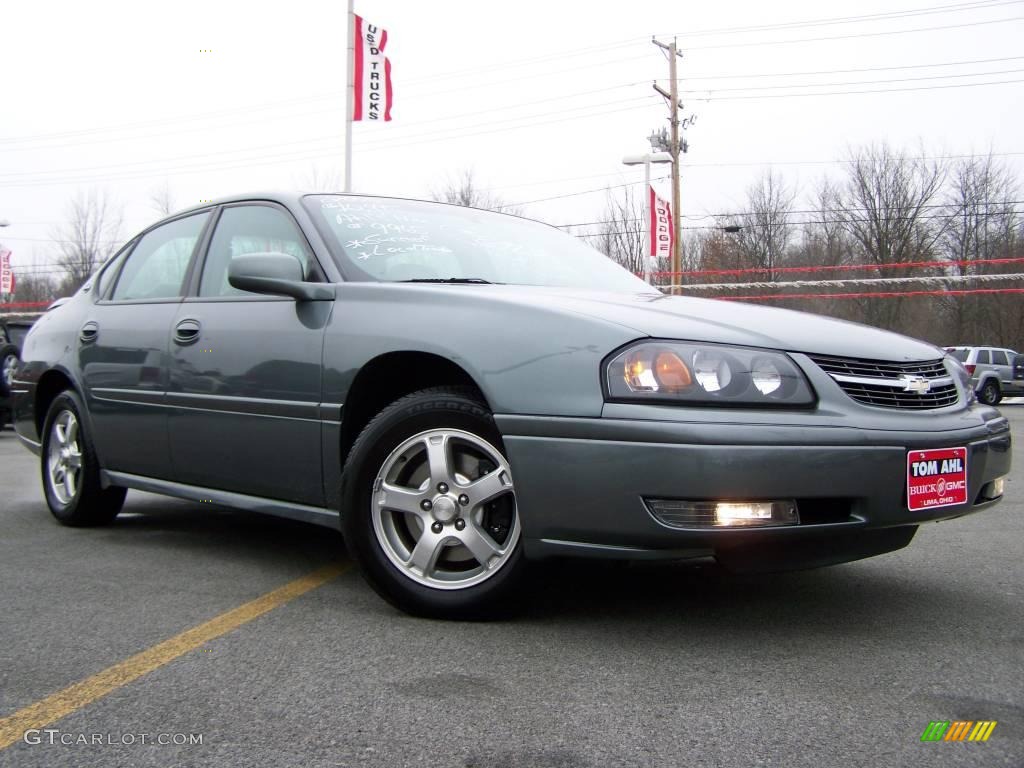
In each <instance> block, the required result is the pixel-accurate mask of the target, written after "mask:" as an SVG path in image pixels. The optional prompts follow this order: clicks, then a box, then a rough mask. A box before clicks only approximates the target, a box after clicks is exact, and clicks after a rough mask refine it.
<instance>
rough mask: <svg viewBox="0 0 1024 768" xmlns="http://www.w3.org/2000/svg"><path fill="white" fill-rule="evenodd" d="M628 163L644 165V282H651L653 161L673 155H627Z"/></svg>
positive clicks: (664, 153)
mask: <svg viewBox="0 0 1024 768" xmlns="http://www.w3.org/2000/svg"><path fill="white" fill-rule="evenodd" d="M622 162H623V163H625V164H626V165H642V166H643V167H644V207H643V217H644V253H643V260H644V261H643V263H644V282H646V283H648V284H650V282H651V237H652V232H651V163H671V162H672V155H670V154H669V153H668V152H654V153H653V154H652V153H648V154H646V155H627V156H626V157H624V158H622Z"/></svg>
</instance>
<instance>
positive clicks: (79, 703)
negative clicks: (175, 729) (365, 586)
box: [0, 563, 349, 749]
mask: <svg viewBox="0 0 1024 768" xmlns="http://www.w3.org/2000/svg"><path fill="white" fill-rule="evenodd" d="M348 567H349V564H347V563H345V564H333V565H328V566H325V567H323V568H319V569H317V570H315V571H313V572H312V573H310V574H307V575H306V576H303V577H302V578H301V579H296V580H295V581H293V582H290V583H289V584H285V585H284V586H283V587H279V588H278V589H275V590H273V591H272V592H267V594H265V595H262V596H260V597H257V598H256V599H255V600H252V601H250V602H248V603H245V604H244V605H240V606H238V607H237V608H233V609H232V610H230V611H227V612H226V613H222V614H221V615H220V616H215V617H214V618H212V619H210V620H209V621H206V622H203V623H202V624H200V625H198V626H195V627H192V629H187V630H185V631H184V632H182V633H181V634H179V635H175V636H174V637H171V638H168V639H167V640H164V641H163V642H162V643H158V644H157V645H154V646H153V647H152V648H147V649H146V650H145V651H142V652H141V653H137V654H135V655H134V656H130V657H129V658H127V659H125V660H124V661H121V662H118V663H117V664H115V665H114V666H112V667H107V668H106V669H104V670H103V671H102V672H98V673H97V674H95V675H93V676H92V677H87V678H86V679H85V680H82V681H81V682H78V683H75V684H74V685H70V686H68V687H67V688H65V689H64V690H62V691H57V692H56V693H53V694H50V695H49V696H47V697H46V698H45V699H41V700H39V701H37V702H36V703H35V704H29V705H28V706H27V707H25V708H24V709H19V710H18V711H17V712H15V713H14V714H12V715H8V716H7V717H4V718H2V719H0V749H5V748H6V747H9V746H10V745H11V744H13V743H14V742H16V741H18V740H20V739H21V738H22V735H23V734H24V733H25V731H27V730H29V729H30V728H43V727H45V726H46V725H49V724H50V723H52V722H54V721H56V720H60V719H61V718H62V717H66V716H67V715H70V714H71V713H72V712H75V711H76V710H79V709H81V708H82V707H84V706H86V705H87V704H91V703H92V702H94V701H96V700H97V699H100V698H102V697H104V696H106V695H107V694H108V693H111V692H113V691H116V690H117V689H118V688H120V687H122V686H124V685H127V684H128V683H130V682H132V681H133V680H137V679H138V678H140V677H142V676H143V675H145V674H147V673H149V672H152V671H153V670H154V669H158V668H160V667H162V666H163V665H164V664H167V663H168V662H171V661H174V660H175V659H176V658H178V657H179V656H183V655H184V654H186V653H188V652H189V651H194V650H195V649H196V648H198V647H199V646H201V645H203V644H204V643H206V642H209V641H210V640H213V639H214V638H217V637H220V636H221V635H224V634H227V633H228V632H230V631H231V630H233V629H238V627H240V626H242V625H243V624H247V623H249V622H250V621H252V620H253V619H255V618H258V617H260V616H262V615H263V614H264V613H267V612H268V611H272V610H273V609H274V608H277V607H278V606H281V605H284V604H285V603H287V602H289V601H291V600H294V599H295V598H296V597H299V596H300V595H304V594H305V593H306V592H309V591H310V590H311V589H316V588H317V587H319V586H321V585H322V584H324V583H326V582H328V581H330V580H331V579H333V578H335V577H336V576H338V575H340V574H341V573H343V572H344V571H345V570H347V569H348Z"/></svg>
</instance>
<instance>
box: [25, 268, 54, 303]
mask: <svg viewBox="0 0 1024 768" xmlns="http://www.w3.org/2000/svg"><path fill="white" fill-rule="evenodd" d="M58 288H59V286H58V281H57V280H55V279H54V277H53V275H51V274H49V273H47V272H25V273H23V274H20V275H18V281H17V284H16V285H15V289H14V300H15V301H19V302H21V301H26V302H38V301H46V302H49V301H53V300H54V299H55V298H57V293H58Z"/></svg>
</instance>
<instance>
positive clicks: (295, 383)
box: [168, 203, 333, 506]
mask: <svg viewBox="0 0 1024 768" xmlns="http://www.w3.org/2000/svg"><path fill="white" fill-rule="evenodd" d="M268 251H272V252H280V253H287V254H290V255H292V256H294V257H295V258H297V259H299V260H300V261H301V262H302V264H303V268H304V270H305V274H306V277H307V279H309V280H310V281H312V282H322V281H323V279H324V275H323V271H322V269H321V268H320V266H319V264H318V262H317V261H316V259H315V257H314V255H313V252H312V250H311V248H310V247H309V244H308V243H307V242H306V239H305V237H304V236H303V234H302V232H301V230H300V229H299V227H298V225H297V224H296V223H295V221H294V219H293V218H292V216H291V214H290V213H289V212H288V211H287V210H286V209H285V208H283V207H281V206H277V205H274V204H270V203H245V204H236V205H230V206H225V207H224V208H223V209H222V210H221V211H220V214H219V218H218V221H217V223H216V226H215V228H214V230H213V235H212V237H211V238H210V240H209V246H208V247H207V250H206V255H205V260H204V263H203V265H202V267H201V269H199V270H197V273H196V277H195V279H194V281H193V285H192V287H191V290H190V293H191V294H192V295H190V296H189V297H188V298H187V299H186V300H185V301H184V302H182V304H181V305H180V306H178V307H176V312H175V315H174V318H173V322H172V324H171V330H170V342H169V344H170V382H169V391H168V405H170V406H171V415H170V423H169V427H168V430H169V434H170V450H171V456H172V460H173V463H174V467H175V474H176V476H177V479H178V480H179V481H180V482H183V483H187V484H189V485H197V486H202V487H206V488H215V489H218V490H227V491H234V492H237V493H244V494H249V495H254V496H262V497H267V498H273V499H281V500H286V501H293V502H298V503H302V504H310V505H315V506H321V505H323V503H324V492H323V472H322V467H321V455H322V454H321V435H320V429H321V427H320V412H319V411H320V408H319V406H320V400H321V389H322V382H321V361H322V357H323V335H324V328H325V327H326V324H327V320H328V318H329V316H330V312H331V309H332V308H333V303H332V302H325V301H317V302H297V301H295V300H294V299H291V298H284V297H277V296H264V295H259V294H254V293H247V292H245V291H240V290H237V289H235V288H232V287H231V286H230V285H229V284H228V280H227V274H228V265H229V264H230V262H231V259H232V258H234V257H236V256H241V255H244V254H247V253H263V252H268Z"/></svg>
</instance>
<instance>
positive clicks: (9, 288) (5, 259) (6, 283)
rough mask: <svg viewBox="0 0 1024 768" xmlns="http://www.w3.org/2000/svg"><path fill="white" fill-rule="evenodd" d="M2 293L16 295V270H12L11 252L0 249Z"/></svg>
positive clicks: (0, 285) (0, 291) (0, 287)
mask: <svg viewBox="0 0 1024 768" xmlns="http://www.w3.org/2000/svg"><path fill="white" fill-rule="evenodd" d="M0 293H14V270H13V269H11V252H10V251H7V250H4V249H0Z"/></svg>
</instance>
